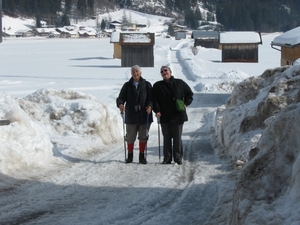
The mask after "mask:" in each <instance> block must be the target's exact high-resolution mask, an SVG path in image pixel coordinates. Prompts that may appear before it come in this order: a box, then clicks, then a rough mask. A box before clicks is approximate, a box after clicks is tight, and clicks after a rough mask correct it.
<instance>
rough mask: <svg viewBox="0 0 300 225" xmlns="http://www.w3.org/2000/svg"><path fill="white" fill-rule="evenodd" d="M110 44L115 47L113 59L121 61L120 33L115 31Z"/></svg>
mask: <svg viewBox="0 0 300 225" xmlns="http://www.w3.org/2000/svg"><path fill="white" fill-rule="evenodd" d="M110 43H112V44H113V45H114V54H113V58H117V59H121V56H122V55H121V45H120V32H119V31H114V32H112V33H111V36H110Z"/></svg>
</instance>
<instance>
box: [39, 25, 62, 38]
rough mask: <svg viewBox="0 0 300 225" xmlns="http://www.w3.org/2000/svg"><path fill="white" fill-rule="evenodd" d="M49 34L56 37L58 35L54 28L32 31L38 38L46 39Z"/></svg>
mask: <svg viewBox="0 0 300 225" xmlns="http://www.w3.org/2000/svg"><path fill="white" fill-rule="evenodd" d="M50 33H53V34H54V33H55V34H56V35H57V34H59V33H58V32H57V31H56V30H55V28H44V27H43V28H35V29H34V34H35V36H40V37H48V36H49V35H50Z"/></svg>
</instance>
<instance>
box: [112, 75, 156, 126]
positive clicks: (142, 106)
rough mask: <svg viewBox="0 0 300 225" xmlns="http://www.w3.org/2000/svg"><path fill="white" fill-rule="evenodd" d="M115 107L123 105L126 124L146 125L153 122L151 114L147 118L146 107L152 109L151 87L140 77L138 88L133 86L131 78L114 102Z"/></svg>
mask: <svg viewBox="0 0 300 225" xmlns="http://www.w3.org/2000/svg"><path fill="white" fill-rule="evenodd" d="M116 103H117V107H119V105H120V104H123V105H125V123H126V124H146V123H147V118H148V123H149V124H148V125H149V126H150V124H151V122H153V118H152V113H150V114H149V117H147V112H146V107H147V106H151V107H152V108H153V93H152V85H151V83H150V82H148V81H146V80H145V79H143V78H142V77H141V78H140V82H139V85H138V88H137V89H136V87H135V86H134V83H133V78H130V80H129V81H128V82H126V83H125V84H124V85H123V87H122V89H121V91H120V93H119V96H118V98H117V100H116Z"/></svg>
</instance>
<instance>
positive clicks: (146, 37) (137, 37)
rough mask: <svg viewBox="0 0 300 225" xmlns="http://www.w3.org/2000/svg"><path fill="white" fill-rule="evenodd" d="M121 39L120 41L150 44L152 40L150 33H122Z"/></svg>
mask: <svg viewBox="0 0 300 225" xmlns="http://www.w3.org/2000/svg"><path fill="white" fill-rule="evenodd" d="M153 37H154V35H153ZM121 39H122V40H121V42H122V43H145V44H146V43H147V44H150V43H151V42H152V40H151V34H150V33H122V35H121Z"/></svg>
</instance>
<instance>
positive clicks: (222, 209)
mask: <svg viewBox="0 0 300 225" xmlns="http://www.w3.org/2000/svg"><path fill="white" fill-rule="evenodd" d="M121 15H123V13H122V12H119V14H116V15H115V16H116V17H115V18H113V19H119V18H118V16H121ZM138 15H141V14H140V13H139V14H138ZM111 16H112V17H113V16H114V15H113V14H111ZM134 16H135V13H134V12H131V17H132V18H134ZM144 17H146V18H147V15H144ZM4 22H5V21H4ZM15 22H16V21H15ZM10 23H12V22H10ZM162 24H163V20H162V19H161V18H159V19H157V20H155V19H154V18H153V17H151V26H150V28H148V29H149V31H151V32H155V31H156V30H158V31H159V32H161V31H163V30H166V29H167V28H166V27H164V26H163V25H162ZM11 26H12V27H15V26H17V25H14V24H12V25H11ZM277 35H278V34H263V35H262V38H263V45H260V46H259V62H258V63H222V62H221V51H220V50H217V49H206V48H199V52H198V54H197V55H193V54H192V51H191V48H190V46H193V40H192V39H190V38H189V37H188V38H187V39H185V40H180V41H177V40H174V39H169V38H163V36H161V37H156V39H155V46H154V60H155V62H154V64H155V65H154V67H147V68H142V73H143V74H142V76H143V77H144V78H145V79H147V80H148V81H150V82H151V83H152V84H153V83H154V82H155V81H157V80H159V79H161V77H160V74H159V69H160V67H161V66H162V65H169V66H170V67H171V68H172V70H173V75H174V76H175V77H178V78H181V79H184V80H185V81H186V82H187V83H188V84H189V85H190V86H191V88H192V90H193V91H194V94H195V95H194V101H193V103H192V105H191V106H190V107H189V108H188V116H189V121H188V122H186V123H185V125H184V132H183V143H184V161H183V165H181V166H178V165H175V164H172V165H160V163H159V162H160V158H159V152H160V151H162V146H161V143H162V136H161V135H160V136H159V134H160V129H159V127H158V124H157V123H156V120H155V121H154V122H153V124H152V125H151V129H150V139H149V142H148V148H147V161H148V164H147V165H140V164H138V163H137V152H138V151H137V150H135V158H134V162H135V163H133V164H130V165H128V164H125V163H124V147H123V135H124V133H123V124H122V118H121V116H120V114H119V111H118V109H117V107H116V106H115V99H116V97H117V95H118V93H119V91H120V88H121V86H122V85H123V83H124V82H126V81H127V80H128V79H129V78H130V77H131V74H130V68H125V67H121V61H120V59H114V58H113V45H112V44H110V43H109V39H108V38H103V39H46V38H45V39H43V38H30V39H29V38H18V39H9V38H7V39H4V40H3V43H1V44H0V57H1V60H0V68H1V72H0V106H1V107H0V119H10V120H11V124H10V125H8V126H0V134H1V135H0V149H1V151H0V159H1V170H0V172H1V175H0V193H1V199H0V206H1V212H0V221H1V223H3V224H230V223H231V224H297V222H299V218H298V215H299V212H298V211H297V209H299V207H295V206H297V204H298V203H297V201H296V199H299V195H298V194H297V193H298V192H297V191H299V190H298V189H299V185H298V186H297V182H298V183H299V181H298V179H297V176H296V174H297V172H296V171H297V169H298V167H297V166H296V163H295V165H294V162H295V161H296V159H297V157H298V156H297V155H295V152H294V148H295V151H296V149H298V148H299V145H298V144H297V142H296V140H294V141H293V142H289V141H286V142H284V143H285V144H286V146H290V152H288V149H286V151H287V153H289V154H287V155H293V156H292V159H290V161H289V163H286V164H285V162H283V161H278V159H280V158H276V157H275V156H274V157H270V158H272V159H274V161H272V165H274V167H270V166H269V167H270V168H269V167H268V165H265V164H264V163H266V162H269V161H268V160H263V159H264V158H259V156H260V155H264V154H266V153H265V152H264V151H263V149H264V148H266V146H268V145H272V144H273V145H274V146H277V145H276V144H274V142H270V141H269V139H268V137H271V138H272V139H271V140H273V139H274V138H278V136H276V134H272V133H274V132H275V133H276V129H275V128H276V126H275V125H272V126H275V128H274V127H273V128H271V126H270V127H267V128H265V127H261V126H260V127H256V126H255V125H253V127H252V128H251V129H250V128H248V127H246V128H245V129H246V132H245V130H244V131H243V132H240V131H239V130H238V129H239V127H238V126H239V124H240V122H241V121H243V120H244V119H245V117H247V116H248V117H250V116H252V117H253V116H255V114H259V113H258V112H259V111H255V110H256V107H257V105H258V104H260V102H261V101H263V100H264V99H265V98H264V97H263V96H266V95H267V94H266V93H268V91H267V90H268V87H271V86H272V85H271V84H272V82H271V81H269V80H268V81H267V79H268V76H265V77H264V78H256V79H257V80H258V81H257V80H256V79H253V78H250V77H252V76H254V77H259V76H260V75H261V74H262V73H264V71H265V70H267V69H274V68H276V67H279V65H280V52H278V51H276V50H274V49H272V48H271V46H270V43H271V41H272V40H273V39H274V38H275V37H276V36H277ZM282 71H284V69H281V72H279V69H278V70H277V72H276V73H275V74H277V75H276V76H277V77H278V78H277V79H275V78H274V79H275V80H278V86H280V80H281V81H282V79H283V78H284V77H293V79H294V80H297V76H298V75H297V74H298V71H299V69H298V67H297V66H294V67H293V68H290V71H287V73H286V74H285V75H282ZM269 74H271V75H272V74H273V73H271V72H270V73H269ZM295 74H296V75H295ZM271 75H270V76H269V77H272V76H273V75H272V76H271ZM247 78H250V79H248V80H246V81H244V80H245V79H247ZM263 79H265V80H266V81H265V82H263V81H262V80H263ZM253 80H255V81H257V83H259V81H260V82H261V83H259V84H260V85H257V88H256V89H255V88H253V86H254V85H253V82H252V81H253ZM242 81H243V82H244V83H242V84H244V86H242V85H240V86H237V87H239V88H236V89H234V87H235V86H236V84H238V83H240V82H242ZM274 82H275V81H274ZM254 83H255V82H254ZM247 85H248V86H247ZM294 85H295V84H294ZM242 87H249V88H246V89H243V88H242ZM250 87H251V88H252V89H251V88H250ZM278 89H280V88H279V87H278ZM290 89H291V88H290ZM260 90H261V91H260ZM293 90H294V92H293V96H294V99H295V98H296V97H295V96H297V95H296V94H295V93H296V90H297V89H296V88H294V89H293ZM232 91H233V94H234V95H233V96H231V92H232ZM253 92H254V93H253ZM282 93H283V91H281V92H280V91H277V92H276V94H277V96H281V94H282ZM260 94H261V95H260ZM230 96H231V100H230V101H229V103H227V108H226V106H225V104H226V102H227V101H228V98H229V97H230ZM255 96H258V99H257V100H255ZM278 98H280V97H278ZM245 99H246V100H245ZM281 103H282V105H281V106H280V109H282V108H285V107H286V106H288V101H281ZM260 105H261V104H260ZM262 108H263V107H262ZM266 108H268V107H266ZM276 109H277V108H276ZM232 112H233V113H232ZM277 112H278V111H277ZM276 115H277V114H275V113H274V112H273V111H272V113H271V114H270V118H269V117H267V118H264V119H268V118H269V119H268V120H267V121H269V124H272V121H273V119H274V120H276V118H275V117H276ZM297 116H298V114H296V111H295V114H293V118H296V117H297ZM298 117H299V116H298ZM225 118H226V120H225ZM280 118H281V120H283V119H284V120H287V119H288V118H289V117H284V114H283V115H282V116H281V117H280ZM277 120H278V121H280V120H279V119H277ZM250 121H251V120H250ZM293 121H294V122H295V123H294V125H295V128H294V129H297V127H296V125H297V122H298V119H295V120H293ZM286 124H287V123H286ZM289 124H290V126H291V127H293V123H289ZM278 126H279V125H278ZM281 127H282V126H281ZM298 127H299V126H298ZM282 129H283V128H282ZM282 129H281V130H282ZM294 129H290V132H296V131H295V130H294ZM249 131H251V132H249ZM263 132H265V133H266V135H262V133H263ZM271 134H272V135H271ZM268 135H271V136H268ZM277 135H279V136H280V134H277ZM260 137H266V138H261V139H265V142H262V144H261V145H258V144H257V143H258V141H259V139H260ZM295 137H296V135H295ZM224 138H226V139H224ZM286 139H287V140H289V139H288V138H286ZM239 140H240V141H239ZM282 142H283V141H282ZM281 144H282V143H281ZM257 145H258V146H259V150H261V151H258V153H257V155H256V157H257V158H258V159H256V158H254V159H256V160H251V159H252V158H251V159H250V158H248V154H249V152H250V150H252V149H253V148H255V147H256V146H257ZM273 145H272V146H273ZM238 146H242V147H238ZM272 146H271V147H272ZM135 149H137V147H136V148H135ZM275 152H276V154H277V151H275ZM291 152H293V154H292V153H291ZM161 153H162V152H161ZM270 155H272V153H269V156H270ZM286 157H288V156H286ZM237 159H239V160H243V161H244V162H245V163H246V166H244V168H243V169H241V170H238V169H235V167H234V165H235V164H234V163H235V160H237ZM161 160H162V159H161ZM258 161H260V162H261V164H260V163H259V162H258ZM298 161H299V160H298ZM253 164H254V165H253ZM248 165H250V166H251V167H248ZM258 165H264V166H263V168H268V171H270V170H271V169H272V168H278V170H279V169H280V168H283V167H284V168H285V170H284V174H283V175H281V178H280V179H279V178H278V179H279V180H280V182H279V184H277V185H273V186H274V187H275V186H276V188H277V189H280V188H283V190H281V192H279V191H277V192H276V193H273V191H274V190H272V189H271V188H268V187H266V189H264V188H265V187H264V185H266V186H272V185H271V184H270V180H272V179H273V181H274V182H275V183H276V179H275V178H276V177H275V178H274V177H272V178H270V177H269V178H266V179H264V180H259V178H257V177H259V176H258V175H257V176H254V177H251V176H250V175H249V174H251V171H252V172H253V171H256V170H259V171H261V170H263V169H262V167H259V166H258ZM293 165H294V168H293ZM250 168H251V169H250ZM255 168H256V169H255ZM278 170H276V171H278ZM256 173H257V174H261V173H259V172H257V171H256ZM291 173H293V176H292V175H291ZM244 174H248V175H247V176H244ZM270 174H271V173H270ZM265 176H266V177H267V176H268V174H266V175H265ZM249 177H250V178H249ZM246 178H248V179H250V180H251V179H252V181H253V183H250V184H247V186H246V187H245V186H243V184H244V182H245V181H244V180H243V179H246ZM254 178H255V179H254ZM253 179H254V180H253ZM289 180H291V185H290V186H288V185H286V184H287V183H288V181H289ZM236 181H238V183H237V185H236ZM248 182H249V181H248ZM273 184H274V183H273ZM281 184H282V185H281ZM283 184H284V185H283ZM241 187H242V188H241ZM256 187H257V188H258V190H256ZM234 190H235V191H234ZM285 191H286V192H285ZM242 193H244V195H243V194H242ZM253 193H254V194H253ZM284 195H285V197H283V198H280V197H281V196H284ZM265 196H269V200H267V199H266V197H265ZM289 199H293V201H292V200H291V201H289ZM233 200H234V201H233ZM298 202H299V201H298ZM285 206H286V208H285ZM282 209H283V210H282ZM241 221H242V222H241ZM295 221H296V222H295ZM238 222H241V223H238Z"/></svg>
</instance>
